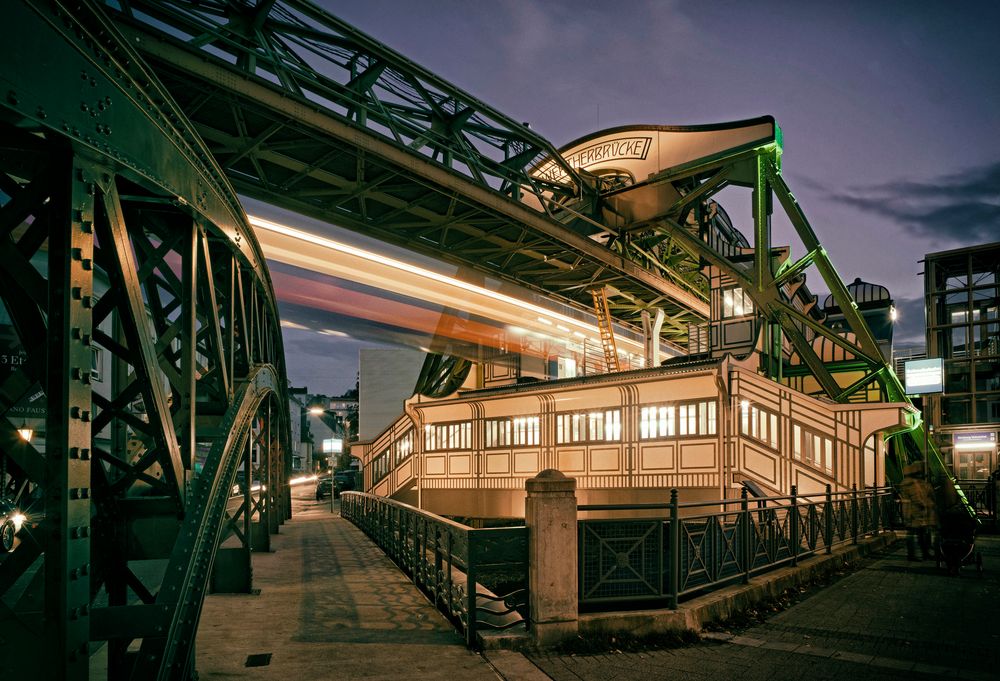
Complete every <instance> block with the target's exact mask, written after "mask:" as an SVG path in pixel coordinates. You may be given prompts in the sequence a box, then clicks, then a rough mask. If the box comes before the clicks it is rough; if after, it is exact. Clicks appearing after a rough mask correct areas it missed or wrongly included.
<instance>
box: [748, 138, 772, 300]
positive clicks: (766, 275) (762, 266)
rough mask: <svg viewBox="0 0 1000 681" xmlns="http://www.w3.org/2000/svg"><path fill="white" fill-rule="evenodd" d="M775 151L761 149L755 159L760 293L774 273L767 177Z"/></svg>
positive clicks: (756, 273)
mask: <svg viewBox="0 0 1000 681" xmlns="http://www.w3.org/2000/svg"><path fill="white" fill-rule="evenodd" d="M772 154H773V152H771V151H768V150H760V151H758V152H757V155H756V157H755V159H754V163H755V169H754V170H755V172H754V185H753V199H752V200H753V228H754V285H755V286H756V288H757V292H758V293H763V292H764V290H765V289H767V288H768V287H769V286H770V284H771V280H772V279H774V275H773V274H772V273H771V184H770V182H769V181H768V177H767V161H768V156H770V155H772Z"/></svg>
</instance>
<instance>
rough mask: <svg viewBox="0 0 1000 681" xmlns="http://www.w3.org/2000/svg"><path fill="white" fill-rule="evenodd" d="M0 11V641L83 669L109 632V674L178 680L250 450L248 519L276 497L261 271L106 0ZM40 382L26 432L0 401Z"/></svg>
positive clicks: (221, 191)
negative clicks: (2, 523) (2, 533)
mask: <svg viewBox="0 0 1000 681" xmlns="http://www.w3.org/2000/svg"><path fill="white" fill-rule="evenodd" d="M5 10H6V12H5V19H6V20H7V21H6V22H5V24H4V26H3V27H0V36H2V39H0V63H2V64H3V67H2V69H0V86H2V87H3V88H4V90H5V91H6V92H7V97H6V98H5V99H4V100H3V101H2V102H0V139H3V145H2V147H0V242H2V245H0V302H2V305H3V307H4V308H5V310H6V313H7V315H8V316H9V317H10V319H11V320H12V328H13V332H14V333H15V334H16V337H17V339H18V341H19V342H20V345H21V347H22V352H23V355H24V358H25V359H24V362H23V363H22V364H20V366H18V367H17V368H16V369H15V370H13V371H10V372H8V373H5V374H4V375H2V377H0V463H2V464H3V465H2V466H0V478H2V479H0V493H3V494H6V495H12V496H13V500H14V501H15V502H16V503H18V504H31V503H36V504H37V503H41V502H39V501H38V499H39V498H42V499H43V500H44V510H43V509H41V508H40V507H38V506H34V507H32V508H30V509H28V513H29V514H30V515H35V516H36V517H38V516H39V515H41V522H40V525H39V527H38V528H37V529H36V530H29V531H22V533H21V536H20V545H19V546H17V547H16V548H15V550H14V551H13V552H12V553H10V554H6V555H3V556H0V597H3V598H2V605H0V641H2V642H3V646H4V649H5V651H6V648H7V646H13V647H15V648H16V650H17V653H16V654H7V653H6V652H5V654H4V655H3V656H0V657H2V659H0V669H2V670H3V674H4V676H5V677H6V676H10V677H11V678H21V677H25V678H26V677H27V676H28V675H32V674H33V675H39V674H40V675H41V676H43V677H45V678H63V679H83V678H87V677H88V675H89V666H90V665H89V656H90V650H91V649H92V648H93V649H97V646H96V645H95V644H97V643H99V642H104V641H106V642H107V659H108V664H107V669H108V671H107V677H108V678H111V679H125V678H136V679H139V678H143V679H145V678H152V677H156V678H160V679H168V678H177V679H180V678H188V677H189V676H190V671H191V669H192V664H193V663H192V651H193V632H194V628H195V627H196V626H197V622H198V613H199V612H200V608H201V598H202V597H203V595H204V589H205V584H206V583H207V577H206V575H207V571H208V570H211V568H212V564H213V559H214V556H215V554H216V547H217V545H218V540H219V537H220V533H221V530H222V527H223V525H224V523H223V520H222V516H223V515H224V512H225V508H224V507H225V504H226V502H228V499H229V491H230V489H231V487H232V483H233V479H234V477H235V470H236V468H238V466H239V464H240V461H245V463H244V471H245V472H246V475H247V476H250V475H251V463H250V461H249V460H245V459H243V458H242V457H243V456H244V455H245V454H247V453H252V452H255V453H256V456H255V457H254V459H255V460H256V461H257V462H259V464H260V469H261V475H262V477H264V478H265V479H266V480H267V493H266V496H264V495H262V494H253V493H252V492H251V491H250V489H249V486H247V493H246V494H244V495H243V499H242V501H241V502H240V503H242V504H243V506H244V508H245V509H247V513H246V517H247V518H248V519H250V518H252V519H253V520H254V521H255V522H259V523H260V525H261V526H263V527H264V528H266V530H268V531H271V532H273V531H276V530H277V525H278V524H279V523H280V522H282V521H283V520H284V518H285V517H286V516H287V512H288V510H289V508H290V507H289V504H288V492H287V486H286V485H285V484H283V483H284V481H285V480H287V477H288V474H289V472H290V466H291V459H290V457H287V456H286V452H288V450H289V444H288V440H289V424H288V414H287V409H285V408H284V405H286V404H287V399H286V397H285V378H284V369H283V361H284V359H283V351H282V346H281V333H280V328H279V319H278V314H277V308H276V305H275V300H274V295H273V291H272V288H271V283H270V279H269V277H268V275H267V271H266V269H265V267H264V260H263V257H262V254H261V252H260V248H259V245H258V244H257V242H256V239H255V237H254V234H253V230H252V229H251V228H250V227H249V225H248V223H247V221H246V217H245V215H243V213H242V209H241V208H240V206H239V202H238V200H237V199H236V196H235V194H234V192H233V191H232V189H231V187H230V186H229V184H228V182H227V181H226V179H225V176H224V175H223V174H222V172H221V170H220V169H219V168H218V167H217V166H216V165H215V164H214V161H213V159H212V157H211V156H210V154H209V153H208V152H207V150H206V149H205V147H204V146H203V145H202V143H201V141H200V139H199V138H198V136H197V134H196V133H195V132H194V131H193V129H192V128H191V126H190V125H189V124H188V123H187V122H186V121H185V120H184V118H183V116H182V115H181V114H180V113H179V110H178V109H177V108H176V106H175V105H174V104H173V103H172V102H171V101H170V99H169V97H168V96H167V95H166V94H165V92H164V91H163V90H162V89H160V86H159V85H158V84H157V83H156V80H155V78H153V77H152V75H151V73H150V72H149V71H148V70H147V69H146V67H145V66H144V65H143V63H142V61H141V59H140V58H139V57H138V56H137V55H136V54H135V53H134V52H133V51H132V50H131V49H130V48H129V46H128V45H127V43H125V42H124V41H122V40H120V39H119V37H118V35H117V33H116V32H115V30H114V28H113V26H111V25H110V24H109V23H107V20H106V18H105V17H104V16H103V14H102V13H101V11H99V10H98V9H96V8H95V7H93V6H92V5H88V4H86V3H84V4H78V3H67V4H62V3H60V2H37V3H36V2H32V1H30V0H24V1H18V2H14V3H10V6H9V7H5ZM95 357H98V358H101V360H102V363H103V365H104V367H103V370H102V371H101V372H100V373H99V374H97V375H93V374H92V363H93V362H94V358H95ZM36 393H37V394H42V395H44V397H45V399H46V401H47V415H46V418H45V426H44V428H40V429H39V428H37V425H36V430H38V435H37V439H36V440H33V441H32V442H31V443H27V442H24V441H23V440H22V439H21V438H20V436H19V435H18V434H17V431H16V430H15V428H14V425H12V416H11V414H13V413H14V411H13V410H15V409H17V408H19V407H18V405H19V404H20V403H21V402H23V401H24V400H25V399H27V398H28V397H30V396H32V395H34V394H36ZM42 433H44V435H42ZM241 434H242V435H241ZM233 437H236V438H240V437H242V440H240V442H238V443H237V445H238V446H235V449H234V445H233V442H232V438H233ZM199 446H200V447H201V448H206V447H208V448H210V455H209V457H208V458H207V459H206V461H205V463H204V467H203V468H201V469H200V471H197V470H196V469H195V463H196V460H198V459H200V457H198V455H197V450H198V449H199ZM234 451H235V452H237V453H238V455H234V454H233V452H234ZM197 463H199V464H200V463H201V462H200V460H198V461H197ZM220 499H222V502H220V501H219V500H220ZM220 503H221V504H222V506H223V510H222V511H221V512H220V511H219V505H220ZM42 510H43V511H44V512H43V513H41V514H40V512H41V511H42ZM194 526H197V532H195V531H194V530H193V529H192V528H193V527H194ZM243 544H244V551H245V553H246V555H247V556H249V551H250V546H249V543H248V541H244V542H243ZM40 558H41V559H43V560H39V559H40ZM168 559H169V571H163V570H160V571H159V572H157V571H156V570H153V571H152V572H151V571H150V570H149V569H143V570H139V569H138V568H137V567H136V566H137V565H139V564H140V563H138V561H144V562H145V563H144V564H146V565H148V564H150V563H156V561H159V563H156V564H161V565H162V564H164V563H165V562H167V561H168ZM41 565H44V568H41V570H42V571H41V572H40V571H39V570H40V566H41ZM15 584H20V585H21V587H19V588H18V589H17V591H16V592H14V593H10V592H9V590H10V589H11V588H12V587H13V586H14V585H15ZM25 584H26V585H27V588H23V587H24V585H25ZM39 604H44V608H43V609H42V611H41V612H39V611H38V608H39V607H41V606H40V605H39ZM133 643H138V644H139V648H140V650H141V651H142V655H141V656H137V655H136V654H135V653H134V652H130V647H131V646H132V644H133Z"/></svg>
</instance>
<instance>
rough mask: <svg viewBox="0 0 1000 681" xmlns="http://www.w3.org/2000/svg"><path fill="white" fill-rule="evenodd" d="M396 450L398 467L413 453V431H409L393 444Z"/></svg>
mask: <svg viewBox="0 0 1000 681" xmlns="http://www.w3.org/2000/svg"><path fill="white" fill-rule="evenodd" d="M393 446H394V447H395V448H396V465H397V466H398V465H399V464H401V463H403V461H405V460H406V457H408V456H409V455H410V454H412V453H413V429H412V428H411V429H409V430H408V431H406V432H405V433H403V435H402V436H401V437H400V438H399V439H398V440H396V442H395V443H394V444H393Z"/></svg>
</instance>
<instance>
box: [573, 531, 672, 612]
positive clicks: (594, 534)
mask: <svg viewBox="0 0 1000 681" xmlns="http://www.w3.org/2000/svg"><path fill="white" fill-rule="evenodd" d="M663 526H664V522H663V521H662V520H638V521H627V520H625V521H617V520H607V521H601V520H595V521H590V522H585V523H580V580H579V583H580V600H581V602H597V601H601V600H606V599H615V600H624V599H637V598H638V599H641V598H651V597H656V596H658V595H660V593H661V592H662V590H663V581H664V580H663V577H664V574H663V572H664V570H663V566H664V561H663V558H664V551H663V534H664V529H663Z"/></svg>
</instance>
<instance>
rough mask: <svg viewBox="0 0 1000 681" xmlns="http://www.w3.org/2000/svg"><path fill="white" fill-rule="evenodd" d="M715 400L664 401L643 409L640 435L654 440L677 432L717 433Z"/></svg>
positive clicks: (690, 433)
mask: <svg viewBox="0 0 1000 681" xmlns="http://www.w3.org/2000/svg"><path fill="white" fill-rule="evenodd" d="M717 427H718V426H717V424H716V411H715V402H711V401H704V402H689V403H686V404H660V405H652V406H649V407H642V409H640V410H639V438H640V439H643V440H654V439H657V438H662V437H675V436H677V435H681V436H688V435H715V434H716V432H717Z"/></svg>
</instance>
